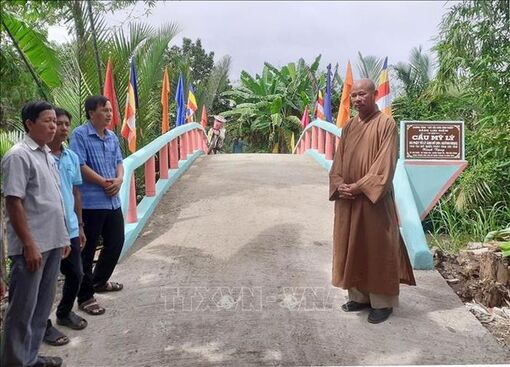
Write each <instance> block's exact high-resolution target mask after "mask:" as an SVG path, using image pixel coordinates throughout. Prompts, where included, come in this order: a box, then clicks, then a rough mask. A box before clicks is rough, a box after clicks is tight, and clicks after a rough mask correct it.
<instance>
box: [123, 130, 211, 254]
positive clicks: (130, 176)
mask: <svg viewBox="0 0 510 367" xmlns="http://www.w3.org/2000/svg"><path fill="white" fill-rule="evenodd" d="M206 151H207V137H206V135H205V130H204V129H203V128H202V126H201V125H199V124H197V123H194V122H193V123H187V124H185V125H181V126H179V127H176V128H174V129H172V130H170V131H168V132H167V133H165V134H163V135H161V136H160V137H158V138H157V139H155V140H154V141H152V142H151V143H150V144H148V145H146V146H144V147H143V148H141V149H140V150H138V151H136V152H135V153H133V154H131V155H130V156H129V157H127V158H125V159H124V183H123V185H122V187H121V189H120V192H119V195H120V200H121V204H122V213H123V215H124V220H125V241H124V247H123V248H122V254H121V256H124V255H125V254H126V253H127V251H128V250H129V249H130V248H131V246H132V245H133V243H134V241H135V240H136V238H137V236H138V235H139V233H140V232H141V230H142V229H143V227H144V226H145V224H146V223H147V220H148V219H149V217H150V216H151V215H152V213H153V212H154V209H155V208H156V206H157V204H158V202H159V201H160V199H161V198H162V196H163V195H164V194H165V193H166V191H167V190H168V189H169V188H170V187H171V186H172V185H173V184H174V183H175V182H176V181H177V179H178V178H179V177H180V176H182V174H183V173H184V172H186V170H187V169H188V168H189V167H190V166H191V164H192V163H193V161H195V159H197V158H198V157H199V156H200V155H202V154H204V153H205V152H206ZM156 157H157V158H158V161H159V179H158V180H157V181H156V179H155V176H156V166H155V161H156ZM142 165H145V191H146V192H145V196H144V197H143V199H142V200H141V201H140V203H138V205H137V204H136V189H135V176H134V173H135V170H136V169H137V168H138V167H140V166H142Z"/></svg>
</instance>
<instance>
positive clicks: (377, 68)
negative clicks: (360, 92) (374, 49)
mask: <svg viewBox="0 0 510 367" xmlns="http://www.w3.org/2000/svg"><path fill="white" fill-rule="evenodd" d="M358 56H359V62H358V64H357V68H358V73H359V76H360V78H368V79H370V80H372V81H373V82H374V83H375V84H376V85H377V83H378V82H379V75H380V74H381V70H382V68H383V64H384V59H383V58H379V57H377V56H371V55H369V56H363V55H362V54H361V52H359V51H358Z"/></svg>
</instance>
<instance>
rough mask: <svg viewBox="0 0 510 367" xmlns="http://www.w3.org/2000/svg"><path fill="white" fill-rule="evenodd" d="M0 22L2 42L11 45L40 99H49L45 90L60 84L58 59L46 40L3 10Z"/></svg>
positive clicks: (13, 14)
mask: <svg viewBox="0 0 510 367" xmlns="http://www.w3.org/2000/svg"><path fill="white" fill-rule="evenodd" d="M0 19H1V32H2V34H6V35H7V40H6V41H2V43H4V42H10V43H11V44H12V45H13V46H14V48H15V49H16V50H17V52H18V53H19V55H20V57H21V58H22V60H23V62H24V64H25V65H26V67H27V69H28V70H29V72H30V74H31V75H32V78H33V80H34V82H35V83H36V84H37V86H38V89H39V93H40V95H41V97H42V98H44V99H46V100H51V98H50V94H49V88H53V87H56V86H59V85H60V84H61V80H60V74H59V68H60V60H59V58H58V56H57V53H56V52H55V50H54V49H53V48H52V47H51V46H50V45H49V42H48V39H47V37H46V36H45V35H44V34H43V33H41V32H38V31H36V30H34V29H33V28H32V27H31V26H30V25H29V24H28V23H27V22H25V21H24V20H23V19H22V18H20V17H19V16H17V15H16V14H15V13H13V12H10V11H8V10H6V9H2V12H1V13H0ZM2 39H4V37H2ZM4 46H5V45H4ZM2 52H3V51H2Z"/></svg>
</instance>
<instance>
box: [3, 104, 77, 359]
mask: <svg viewBox="0 0 510 367" xmlns="http://www.w3.org/2000/svg"><path fill="white" fill-rule="evenodd" d="M21 118H22V121H23V126H24V127H25V131H26V132H27V134H26V135H25V138H24V139H23V141H21V142H19V143H17V144H16V145H14V146H13V147H12V148H11V149H10V150H9V152H7V154H6V155H5V156H4V157H3V159H2V175H3V192H4V195H5V203H6V209H7V237H8V240H9V247H8V255H9V257H10V259H11V261H12V263H11V273H10V278H9V306H8V307H7V312H6V314H5V323H4V336H3V338H2V350H1V353H0V354H1V357H2V361H1V365H2V366H3V367H8V366H31V367H33V366H60V365H61V364H62V359H61V358H59V357H42V356H38V352H39V347H40V345H41V342H42V340H43V335H44V331H45V329H46V321H47V320H48V316H49V314H50V311H51V306H52V304H53V299H54V296H55V288H56V282H57V275H58V269H59V266H60V258H61V257H62V254H63V252H64V257H65V256H66V255H68V253H69V251H70V248H69V235H68V233H67V228H66V224H65V219H64V205H63V201H62V195H61V193H60V177H59V173H58V169H57V167H56V164H55V160H54V159H53V157H52V156H51V154H50V148H48V146H47V145H46V144H47V143H48V142H50V141H51V140H52V139H53V137H54V135H55V131H56V124H55V122H56V116H55V110H54V109H53V106H52V105H51V104H49V103H48V102H44V101H37V102H30V103H27V104H25V106H23V109H22V110H21ZM62 248H64V249H65V251H62Z"/></svg>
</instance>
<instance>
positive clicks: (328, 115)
mask: <svg viewBox="0 0 510 367" xmlns="http://www.w3.org/2000/svg"><path fill="white" fill-rule="evenodd" d="M327 69H328V72H327V76H326V95H325V96H324V116H325V117H326V118H325V120H326V121H328V122H332V121H333V116H332V115H331V64H329V65H328V67H327Z"/></svg>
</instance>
